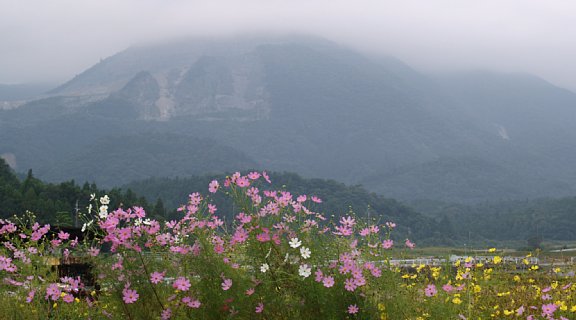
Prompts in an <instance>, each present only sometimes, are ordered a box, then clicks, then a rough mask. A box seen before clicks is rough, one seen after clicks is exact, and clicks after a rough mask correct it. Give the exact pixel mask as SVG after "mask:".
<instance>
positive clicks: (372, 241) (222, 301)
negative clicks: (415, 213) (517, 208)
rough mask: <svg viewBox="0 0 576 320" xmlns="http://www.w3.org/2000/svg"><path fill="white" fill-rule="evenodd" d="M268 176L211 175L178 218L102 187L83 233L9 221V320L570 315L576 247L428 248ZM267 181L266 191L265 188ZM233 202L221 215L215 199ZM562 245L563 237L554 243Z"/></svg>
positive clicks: (5, 294)
mask: <svg viewBox="0 0 576 320" xmlns="http://www.w3.org/2000/svg"><path fill="white" fill-rule="evenodd" d="M269 184H270V181H269V178H268V176H267V175H266V173H265V172H264V173H258V172H251V173H249V174H247V175H241V174H240V173H236V174H234V175H232V176H231V177H227V178H226V179H225V180H223V181H217V180H214V181H212V182H211V183H210V185H209V186H208V192H207V194H206V195H202V194H200V193H193V194H190V196H189V199H188V201H187V204H186V205H183V206H182V207H181V208H180V212H181V218H180V219H179V220H174V221H156V220H151V219H149V218H147V216H146V212H144V210H143V209H142V208H139V207H132V208H118V209H112V208H108V204H109V201H110V199H109V198H108V196H106V195H103V196H96V195H94V196H93V201H94V205H92V206H91V207H90V208H88V211H87V212H86V213H85V214H84V215H83V219H84V221H83V222H84V225H83V228H82V230H81V232H80V233H79V234H74V233H73V232H72V231H71V230H65V229H60V230H59V229H58V228H57V227H54V226H50V225H40V224H39V223H37V222H36V221H35V217H34V215H33V214H32V213H26V214H24V215H22V216H19V217H14V219H11V220H10V221H8V220H2V221H0V226H1V227H0V235H1V236H2V237H3V247H2V249H0V275H1V276H2V278H3V279H4V280H3V282H2V284H0V286H1V291H0V292H1V294H0V308H1V310H2V311H3V316H4V317H6V318H7V319H87V318H91V319H507V318H510V319H574V318H575V317H576V301H575V298H576V293H575V290H576V288H575V285H573V282H574V276H575V275H574V272H575V268H574V265H573V264H572V263H571V262H574V259H573V257H574V255H575V253H576V252H574V251H562V252H539V251H537V252H516V251H513V250H508V249H506V248H475V249H473V248H419V247H418V245H417V244H415V243H413V242H412V241H411V240H410V239H397V238H395V237H394V229H395V227H396V224H395V223H394V222H393V221H383V222H375V221H366V220H362V219H359V218H356V217H355V216H354V215H353V214H350V215H348V216H342V217H339V218H337V219H330V218H328V217H325V216H324V215H322V214H320V213H318V212H317V210H316V208H318V207H321V205H322V200H321V199H319V198H317V197H315V196H314V195H292V194H290V193H289V192H287V191H270V189H268V188H264V186H266V187H267V186H268V185H269ZM260 189H262V190H260ZM216 194H222V195H224V196H226V197H229V198H230V199H231V201H233V202H234V204H235V206H234V207H235V208H236V210H237V213H236V216H235V219H234V221H224V220H222V219H221V218H219V216H218V208H216V206H215V205H214V204H213V203H212V197H214V196H215V195H216ZM549 245H550V246H552V245H553V244H549Z"/></svg>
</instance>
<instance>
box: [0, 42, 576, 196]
mask: <svg viewBox="0 0 576 320" xmlns="http://www.w3.org/2000/svg"><path fill="white" fill-rule="evenodd" d="M575 120H576V94H574V93H572V92H569V91H567V90H563V89H560V88H557V87H555V86H553V85H551V84H549V83H547V82H545V81H543V80H541V79H539V78H537V77H535V76H531V75H522V74H498V73H489V72H470V73H462V74H451V75H441V76H436V75H423V74H421V73H419V72H417V71H415V70H413V69H411V68H410V67H409V66H407V65H405V64H403V63H402V62H401V61H398V60H396V59H394V58H391V57H374V56H365V55H363V54H360V53H358V52H356V51H354V50H352V49H350V48H345V47H342V46H339V45H338V44H335V43H332V42H330V41H327V40H324V39H319V38H314V37H304V36H285V37H237V38H220V39H188V40H182V41H176V42H167V43H164V44H155V45H147V46H136V47H131V48H129V49H127V50H125V51H123V52H120V53H118V54H116V55H114V56H112V57H109V58H107V59H104V60H102V61H100V62H99V63H97V64H96V65H94V66H93V67H92V68H90V69H88V70H86V71H84V72H83V73H81V74H79V75H78V76H76V77H75V78H74V79H71V80H70V81H68V82H67V83H65V84H63V85H61V86H60V87H58V88H56V89H54V90H52V91H51V92H50V93H49V95H48V96H47V97H43V98H42V99H39V100H35V101H30V102H29V103H27V104H25V105H24V106H21V107H19V108H17V109H13V110H4V111H0V136H1V137H2V139H1V140H0V154H3V155H4V156H5V157H10V158H11V159H12V160H13V161H12V162H13V165H15V166H16V168H17V169H18V170H22V171H23V170H26V169H28V168H34V172H35V175H36V176H38V177H39V178H41V179H46V180H49V181H61V180H65V179H71V178H74V179H76V180H78V181H83V180H89V181H95V182H96V183H98V184H99V185H102V186H111V185H122V184H124V183H127V182H129V181H132V180H136V179H143V178H148V177H151V176H157V177H162V176H170V177H174V176H187V175H191V174H202V173H207V172H221V171H229V170H242V169H248V168H263V169H269V170H277V171H292V172H297V173H299V174H302V175H304V176H307V177H319V178H332V179H336V180H339V181H342V182H345V183H352V184H363V185H364V186H365V187H366V188H368V189H369V190H371V191H375V192H379V193H382V194H384V195H385V196H386V197H393V198H399V199H437V200H443V201H460V202H478V201H485V200H496V199H523V198H530V197H543V196H564V195H573V194H575V193H576V166H574V164H573V161H571V159H576V145H575V144H574V143H573V141H576V140H574V138H576V126H574V123H576V121H575Z"/></svg>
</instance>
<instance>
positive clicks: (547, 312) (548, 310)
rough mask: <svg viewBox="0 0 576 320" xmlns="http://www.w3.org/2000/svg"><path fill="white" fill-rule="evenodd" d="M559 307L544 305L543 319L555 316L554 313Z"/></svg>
mask: <svg viewBox="0 0 576 320" xmlns="http://www.w3.org/2000/svg"><path fill="white" fill-rule="evenodd" d="M557 308H558V306H557V305H556V304H554V303H549V304H544V305H542V316H543V317H551V316H553V315H554V312H555V311H556V309H557Z"/></svg>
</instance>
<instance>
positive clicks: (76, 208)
mask: <svg viewBox="0 0 576 320" xmlns="http://www.w3.org/2000/svg"><path fill="white" fill-rule="evenodd" d="M78 211H79V209H78V199H76V207H75V208H74V217H72V223H73V226H74V228H78Z"/></svg>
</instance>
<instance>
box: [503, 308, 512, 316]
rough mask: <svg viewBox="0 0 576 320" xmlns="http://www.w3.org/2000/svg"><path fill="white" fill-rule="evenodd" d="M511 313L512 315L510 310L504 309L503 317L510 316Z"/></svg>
mask: <svg viewBox="0 0 576 320" xmlns="http://www.w3.org/2000/svg"><path fill="white" fill-rule="evenodd" d="M513 313H514V311H512V310H508V309H504V315H505V316H509V315H511V314H513Z"/></svg>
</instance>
